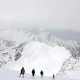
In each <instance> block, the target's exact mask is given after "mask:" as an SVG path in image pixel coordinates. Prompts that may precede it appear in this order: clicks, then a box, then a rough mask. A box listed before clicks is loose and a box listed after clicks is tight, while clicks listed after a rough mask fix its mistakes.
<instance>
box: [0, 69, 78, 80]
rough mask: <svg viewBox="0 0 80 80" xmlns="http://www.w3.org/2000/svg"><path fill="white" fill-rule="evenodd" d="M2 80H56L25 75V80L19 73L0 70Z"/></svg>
mask: <svg viewBox="0 0 80 80" xmlns="http://www.w3.org/2000/svg"><path fill="white" fill-rule="evenodd" d="M0 80H54V79H53V78H52V77H49V76H43V78H41V76H36V75H35V77H34V78H33V77H32V76H31V75H30V74H27V73H26V74H25V76H24V78H22V77H19V72H17V71H13V70H7V69H0ZM55 80H78V79H69V78H61V77H56V76H55Z"/></svg>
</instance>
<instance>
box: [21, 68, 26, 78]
mask: <svg viewBox="0 0 80 80" xmlns="http://www.w3.org/2000/svg"><path fill="white" fill-rule="evenodd" d="M24 74H25V69H24V67H22V69H21V71H20V77H21V75H22V77H23V78H24Z"/></svg>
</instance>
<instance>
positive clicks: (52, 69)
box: [5, 41, 71, 76]
mask: <svg viewBox="0 0 80 80" xmlns="http://www.w3.org/2000/svg"><path fill="white" fill-rule="evenodd" d="M70 56H71V55H70V51H68V50H66V48H64V47H60V46H54V47H52V46H50V45H48V44H46V43H41V42H39V41H33V42H30V43H28V44H27V45H26V46H24V48H23V52H22V56H21V58H20V59H19V60H18V61H16V62H13V64H12V62H11V63H10V64H9V63H8V64H7V65H6V66H5V68H8V69H15V70H20V69H21V67H22V66H24V67H25V69H26V70H27V72H28V73H31V72H30V71H31V69H33V68H35V70H36V75H39V72H40V70H43V71H44V73H45V75H49V76H51V75H52V74H53V73H54V74H56V73H58V72H59V71H60V69H61V67H62V65H63V63H64V62H65V60H66V59H68V58H69V57H70ZM13 66H14V67H13Z"/></svg>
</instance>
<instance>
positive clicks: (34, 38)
mask: <svg viewBox="0 0 80 80" xmlns="http://www.w3.org/2000/svg"><path fill="white" fill-rule="evenodd" d="M3 33H4V36H2V35H1V34H0V38H1V43H2V42H4V41H6V43H7V42H8V43H7V44H10V46H6V44H5V43H2V44H1V45H0V46H3V45H4V47H1V48H2V50H1V51H0V66H1V67H2V66H5V64H6V63H10V62H12V61H19V60H20V59H21V57H22V56H23V52H24V50H25V46H28V45H29V44H31V43H32V42H39V43H40V45H41V44H42V43H44V44H46V45H48V46H51V47H54V48H55V47H56V46H58V47H57V48H59V47H61V48H65V49H66V50H68V51H70V52H69V56H70V54H71V55H72V57H75V58H77V57H79V56H80V44H79V43H78V42H77V41H75V40H63V39H60V38H58V37H56V36H53V35H50V34H49V33H48V32H39V33H33V32H24V31H4V32H2V34H3ZM36 44H37V43H36ZM38 49H39V48H38ZM27 50H28V49H27ZM30 50H31V49H30ZM31 51H32V50H31ZM35 51H36V50H35ZM35 51H34V52H35ZM26 52H27V51H26ZM35 53H37V52H35ZM41 53H43V52H41ZM64 54H65V53H64ZM4 55H5V56H4ZM28 55H30V54H28ZM28 55H27V56H28ZM46 55H47V54H46ZM34 56H38V55H37V54H35V55H34ZM62 56H63V55H62ZM69 56H68V57H67V58H69ZM27 58H28V57H27ZM67 58H65V59H67ZM33 59H34V58H33ZM46 59H48V58H46ZM49 59H50V58H49ZM65 59H64V60H63V63H64V61H65ZM29 62H30V61H29ZM16 64H17V63H16ZM66 64H67V63H66ZM21 66H22V65H21ZM51 69H52V68H51Z"/></svg>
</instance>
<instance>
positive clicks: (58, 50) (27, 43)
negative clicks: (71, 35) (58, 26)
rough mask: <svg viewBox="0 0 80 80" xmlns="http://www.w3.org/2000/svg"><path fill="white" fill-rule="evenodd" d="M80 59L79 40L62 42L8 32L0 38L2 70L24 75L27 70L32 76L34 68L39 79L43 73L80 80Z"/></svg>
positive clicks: (46, 35)
mask: <svg viewBox="0 0 80 80" xmlns="http://www.w3.org/2000/svg"><path fill="white" fill-rule="evenodd" d="M3 34H4V36H3ZM79 57H80V42H78V41H76V40H65V39H61V38H59V37H56V36H54V35H51V34H49V33H48V32H38V33H34V32H24V31H4V32H1V34H0V68H2V67H3V68H7V69H11V70H17V71H20V69H21V68H22V67H24V68H25V70H26V73H28V74H31V70H32V69H33V68H34V69H35V70H36V76H37V75H38V76H39V75H40V71H41V70H43V71H44V76H52V74H53V73H54V74H56V75H58V76H62V77H64V78H66V77H69V78H70V79H69V80H71V79H72V78H73V79H74V80H77V79H80V78H79V76H80V75H79V73H80V58H79ZM10 73H12V72H10ZM6 74H7V73H6ZM12 74H13V73H12ZM12 74H11V75H12ZM76 74H77V75H78V76H77V75H76ZM73 76H74V77H73ZM12 77H13V76H12ZM0 78H1V79H2V80H4V79H3V78H2V77H0ZM25 79H28V78H25ZM7 80H9V79H7ZM10 80H11V79H10ZM14 80H16V79H14ZM17 80H18V79H17ZM30 80H31V78H30ZM45 80H48V78H47V79H45ZM49 80H50V78H49ZM58 80H59V79H58ZM60 80H64V79H60ZM65 80H68V79H65Z"/></svg>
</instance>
